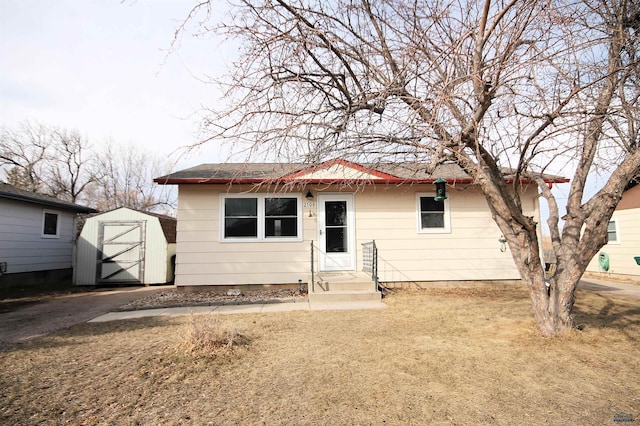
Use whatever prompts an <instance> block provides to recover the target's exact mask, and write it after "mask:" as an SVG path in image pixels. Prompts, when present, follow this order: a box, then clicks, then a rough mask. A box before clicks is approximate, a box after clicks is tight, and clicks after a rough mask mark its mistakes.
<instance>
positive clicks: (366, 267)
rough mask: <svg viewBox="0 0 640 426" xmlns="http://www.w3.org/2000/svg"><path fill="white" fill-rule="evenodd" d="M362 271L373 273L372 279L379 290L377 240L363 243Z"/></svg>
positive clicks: (376, 289)
mask: <svg viewBox="0 0 640 426" xmlns="http://www.w3.org/2000/svg"><path fill="white" fill-rule="evenodd" d="M362 272H368V273H370V274H371V280H372V281H373V284H374V285H375V291H379V290H380V282H379V279H378V247H377V246H376V240H372V241H370V242H367V243H362Z"/></svg>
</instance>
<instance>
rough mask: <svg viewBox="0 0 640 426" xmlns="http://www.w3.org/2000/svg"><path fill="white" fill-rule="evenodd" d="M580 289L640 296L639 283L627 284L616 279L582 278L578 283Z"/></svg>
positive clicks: (617, 294) (615, 294)
mask: <svg viewBox="0 0 640 426" xmlns="http://www.w3.org/2000/svg"><path fill="white" fill-rule="evenodd" d="M578 288H579V289H581V290H589V291H593V292H595V293H603V294H610V295H612V296H626V297H634V298H640V284H628V283H621V282H617V281H605V280H599V279H595V278H582V279H581V280H580V283H579V284H578Z"/></svg>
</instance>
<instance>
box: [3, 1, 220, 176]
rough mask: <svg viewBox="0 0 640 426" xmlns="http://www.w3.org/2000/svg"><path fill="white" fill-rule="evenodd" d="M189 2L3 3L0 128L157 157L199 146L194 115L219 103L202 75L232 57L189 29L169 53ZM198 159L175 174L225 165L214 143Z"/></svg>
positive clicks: (190, 160)
mask: <svg viewBox="0 0 640 426" xmlns="http://www.w3.org/2000/svg"><path fill="white" fill-rule="evenodd" d="M195 3H196V1H195V0H137V1H126V2H124V3H123V2H121V1H119V0H0V125H2V126H7V127H13V126H15V125H16V124H18V123H20V122H22V121H24V120H27V119H29V120H34V121H38V122H41V123H43V124H48V125H52V126H60V127H64V128H67V129H76V130H78V131H80V132H81V133H82V134H83V135H85V136H86V137H87V138H88V139H89V140H90V141H91V142H92V143H94V144H101V143H104V141H106V140H109V139H111V140H113V141H114V142H116V143H122V144H128V143H134V144H139V145H142V146H144V147H146V148H148V149H149V150H152V151H153V152H156V153H160V154H163V155H164V154H166V155H169V154H170V153H172V152H173V151H174V150H175V149H177V148H179V147H181V146H184V145H188V144H191V143H193V142H195V141H196V140H197V129H198V119H197V117H196V116H194V113H195V112H196V111H198V109H199V108H200V106H201V105H206V106H213V105H215V104H216V102H217V101H218V99H219V93H218V92H217V90H216V88H215V87H214V86H213V85H209V84H205V83H203V82H202V81H199V78H204V77H205V76H206V75H219V74H221V73H222V72H224V69H225V62H226V61H228V60H229V59H228V55H229V53H228V52H226V51H224V50H223V49H222V48H221V47H220V42H219V41H217V40H213V39H211V38H206V37H200V38H196V37H194V36H193V35H192V33H193V31H189V32H187V33H186V34H184V36H183V37H182V41H181V43H180V47H179V49H178V50H177V51H176V52H174V53H171V54H169V55H168V56H167V53H168V49H169V47H170V45H171V41H172V38H173V34H174V32H175V30H176V28H177V27H178V25H179V24H180V23H181V22H182V21H183V20H184V18H185V17H186V16H187V14H188V12H189V11H190V10H191V8H192V7H193V5H194V4H195ZM213 3H219V2H215V1H214V2H213ZM220 3H221V2H220ZM214 13H219V11H214ZM192 30H193V27H192ZM194 157H195V156H193V155H192V156H191V157H188V158H183V159H182V160H181V161H180V163H178V168H181V167H186V166H190V165H193V164H199V163H202V162H215V161H221V160H224V158H218V157H220V155H219V154H218V152H217V148H216V147H213V146H209V147H208V148H206V149H204V150H203V151H201V152H200V153H199V155H198V156H197V158H194Z"/></svg>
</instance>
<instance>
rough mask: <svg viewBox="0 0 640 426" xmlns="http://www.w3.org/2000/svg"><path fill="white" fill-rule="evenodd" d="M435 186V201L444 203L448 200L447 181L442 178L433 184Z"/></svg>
mask: <svg viewBox="0 0 640 426" xmlns="http://www.w3.org/2000/svg"><path fill="white" fill-rule="evenodd" d="M433 184H434V185H435V186H436V196H435V197H433V199H434V200H435V201H444V200H446V199H447V188H446V185H447V181H446V180H444V179H442V178H438V180H437V181H435V182H433Z"/></svg>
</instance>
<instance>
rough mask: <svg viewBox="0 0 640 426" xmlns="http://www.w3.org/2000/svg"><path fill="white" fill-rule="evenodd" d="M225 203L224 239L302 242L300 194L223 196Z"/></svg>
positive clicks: (223, 204) (223, 202)
mask: <svg viewBox="0 0 640 426" xmlns="http://www.w3.org/2000/svg"><path fill="white" fill-rule="evenodd" d="M222 206H223V207H222V210H223V215H224V221H223V223H224V227H223V229H221V232H222V239H223V240H228V241H238V240H247V241H263V240H288V241H299V240H300V239H301V238H302V223H301V222H302V221H301V215H300V212H301V211H302V208H301V197H300V196H299V195H290V196H282V197H275V196H272V195H263V194H259V195H254V196H246V195H223V197H222Z"/></svg>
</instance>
